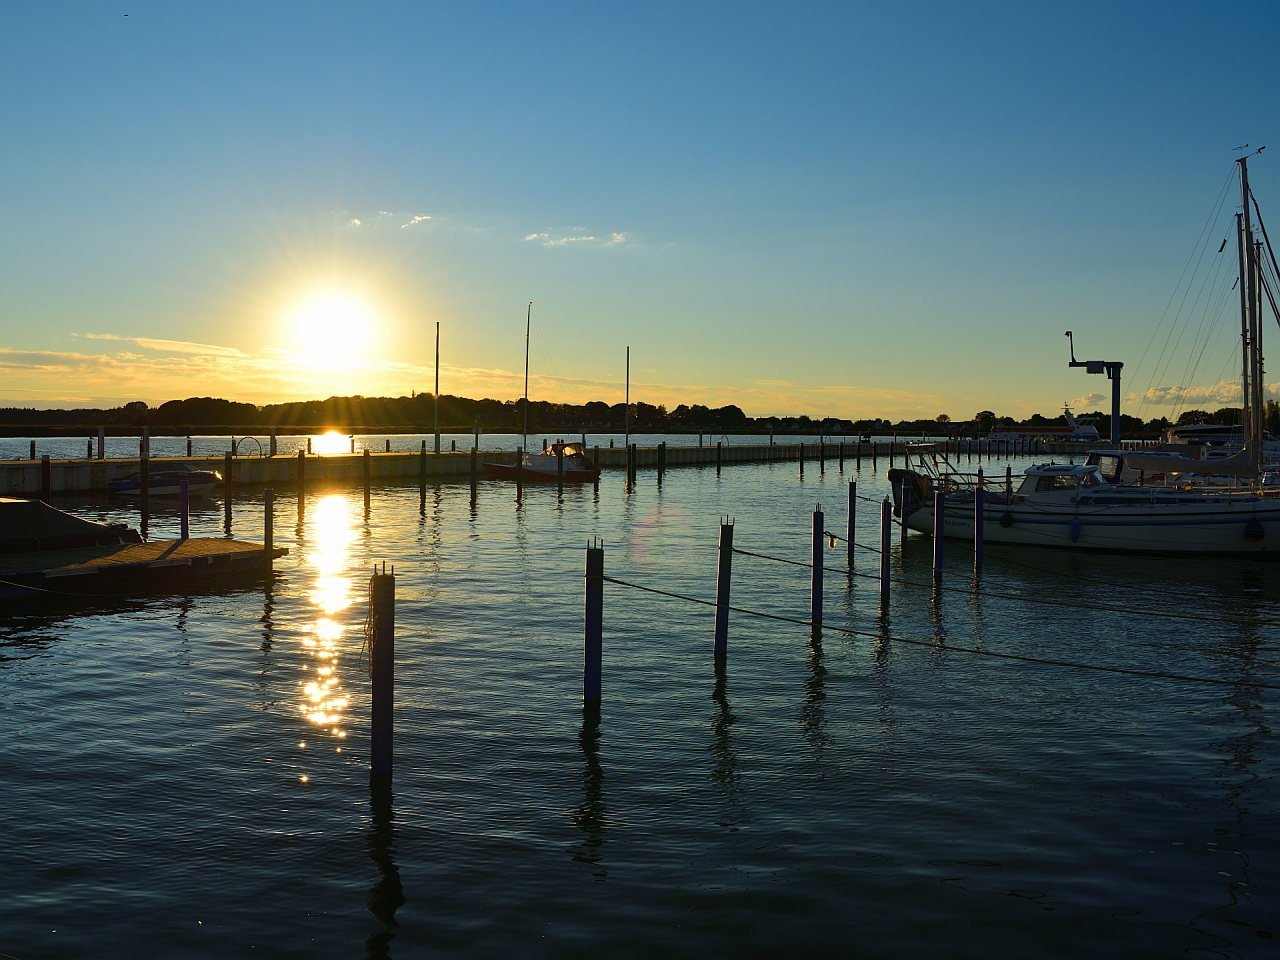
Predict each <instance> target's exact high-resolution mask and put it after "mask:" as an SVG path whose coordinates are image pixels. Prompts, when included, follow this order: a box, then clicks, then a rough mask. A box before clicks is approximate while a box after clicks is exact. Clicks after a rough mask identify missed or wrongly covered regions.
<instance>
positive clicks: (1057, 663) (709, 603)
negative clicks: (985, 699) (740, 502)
mask: <svg viewBox="0 0 1280 960" xmlns="http://www.w3.org/2000/svg"><path fill="white" fill-rule="evenodd" d="M784 562H787V561H784ZM601 579H602V580H605V581H607V582H608V583H616V584H617V585H618V586H620V587H630V588H631V589H633V590H640V591H643V592H644V593H653V594H657V595H658V596H661V597H670V598H671V599H673V600H684V601H687V602H689V603H696V604H700V605H701V606H704V607H714V606H716V603H715V601H714V600H702V599H700V598H698V597H690V596H687V595H685V594H682V593H672V592H671V591H669V590H659V589H657V588H656V587H645V586H641V585H640V584H638V583H630V582H629V581H626V580H619V579H618V578H617V577H601ZM726 609H728V610H730V611H732V612H733V613H742V614H746V615H747V616H751V617H761V618H763V619H765V620H778V621H781V622H782V623H794V624H796V625H797V626H802V627H810V628H817V629H819V630H830V631H832V632H833V633H843V634H845V635H847V636H851V637H862V638H865V639H868V640H880V641H885V640H888V641H892V642H893V643H905V644H908V645H910V646H913V647H928V648H929V649H930V650H946V651H952V652H955V653H968V654H972V655H974V656H978V657H992V658H994V659H997V660H1016V661H1018V662H1020V663H1034V664H1039V665H1041V666H1049V667H1065V668H1069V669H1074V670H1092V671H1095V672H1098V673H1115V674H1120V675H1122V676H1127V677H1145V678H1147V679H1151V680H1176V681H1179V682H1182V683H1204V684H1210V685H1213V686H1222V687H1239V686H1241V685H1247V686H1250V687H1257V688H1259V689H1262V690H1280V684H1274V683H1263V682H1261V681H1257V680H1221V679H1217V678H1214V677H1192V676H1188V675H1186V674H1182V673H1167V672H1164V671H1157V670H1131V669H1129V668H1127V667H1108V666H1105V665H1103V664H1098V663H1077V662H1075V661H1072V660H1055V659H1051V658H1049V657H1028V656H1023V655H1021V654H1017V653H999V652H997V651H995V650H981V649H979V648H977V647H958V646H953V645H952V644H949V643H946V642H945V641H942V640H938V641H933V640H913V639H911V638H910V637H895V636H893V635H892V634H887V633H868V632H866V631H865V630H851V629H849V628H848V627H832V626H828V625H827V624H824V623H814V622H813V621H812V620H801V619H799V618H798V617H784V616H781V615H779V614H776V613H763V612H761V611H759V610H748V609H747V608H746V607H734V606H730V607H727V608H726Z"/></svg>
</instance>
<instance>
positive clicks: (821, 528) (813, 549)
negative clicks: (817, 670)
mask: <svg viewBox="0 0 1280 960" xmlns="http://www.w3.org/2000/svg"><path fill="white" fill-rule="evenodd" d="M825 519H826V518H825V516H824V515H823V513H822V504H818V505H817V506H816V507H814V510H813V529H812V532H811V534H810V537H809V563H810V568H809V621H810V622H811V623H812V624H813V625H814V626H815V627H821V626H822V541H823V539H824V537H825V536H826V526H825Z"/></svg>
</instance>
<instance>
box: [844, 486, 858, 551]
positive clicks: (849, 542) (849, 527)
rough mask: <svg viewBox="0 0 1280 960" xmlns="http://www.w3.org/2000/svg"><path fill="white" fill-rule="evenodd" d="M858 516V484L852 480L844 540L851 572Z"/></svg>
mask: <svg viewBox="0 0 1280 960" xmlns="http://www.w3.org/2000/svg"><path fill="white" fill-rule="evenodd" d="M857 516H858V484H857V483H856V482H855V481H853V480H850V481H849V513H848V517H847V519H846V520H845V523H844V539H845V544H844V545H845V548H846V552H847V553H848V558H847V560H848V563H849V569H850V570H852V569H853V529H854V526H855V524H854V521H855V520H856V519H857Z"/></svg>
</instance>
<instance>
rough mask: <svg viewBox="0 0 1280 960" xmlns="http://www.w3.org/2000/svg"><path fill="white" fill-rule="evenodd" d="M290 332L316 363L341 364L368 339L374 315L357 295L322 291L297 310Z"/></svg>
mask: <svg viewBox="0 0 1280 960" xmlns="http://www.w3.org/2000/svg"><path fill="white" fill-rule="evenodd" d="M293 327H294V329H293V334H294V340H295V343H296V344H297V346H298V349H299V350H300V351H301V352H302V353H304V354H306V355H307V356H308V357H310V358H311V359H312V360H314V361H316V362H317V363H321V364H324V365H326V366H341V365H343V364H344V363H346V362H348V361H350V360H353V359H358V358H359V357H360V356H361V354H362V353H363V351H364V348H365V347H366V345H367V344H368V342H369V339H370V335H371V333H372V329H373V319H372V317H371V316H370V313H369V310H368V308H367V307H366V306H365V305H364V304H363V303H361V302H360V301H359V300H358V299H356V298H354V297H351V296H346V295H343V294H332V293H329V294H324V295H321V296H317V297H314V298H313V299H311V300H308V301H307V302H306V303H304V304H303V306H302V307H301V308H300V309H299V310H298V312H297V315H296V317H295V320H294V325H293Z"/></svg>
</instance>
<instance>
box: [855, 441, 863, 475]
mask: <svg viewBox="0 0 1280 960" xmlns="http://www.w3.org/2000/svg"><path fill="white" fill-rule="evenodd" d="M854 456H855V457H856V459H855V460H854V462H853V466H854V469H855V470H857V471H858V473H861V472H862V441H861V440H859V441H858V447H857V452H856V453H855V454H854Z"/></svg>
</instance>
